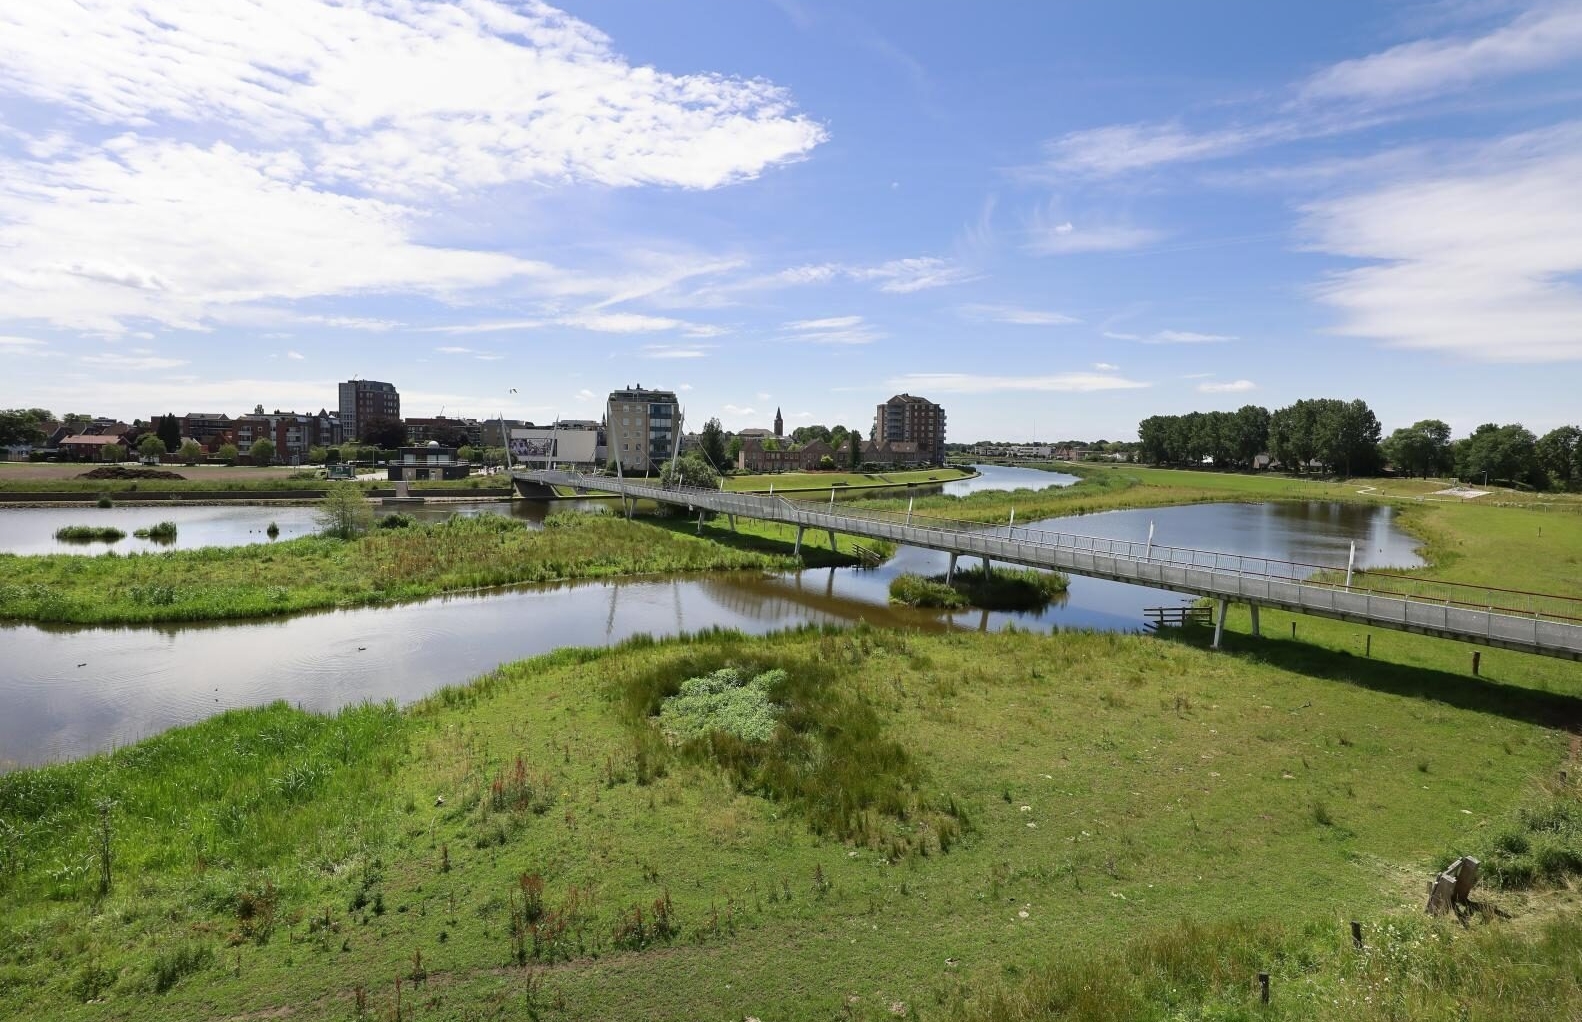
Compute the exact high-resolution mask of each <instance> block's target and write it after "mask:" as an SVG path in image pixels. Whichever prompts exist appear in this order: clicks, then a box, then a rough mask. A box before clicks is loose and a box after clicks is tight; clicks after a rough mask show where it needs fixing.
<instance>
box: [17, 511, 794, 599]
mask: <svg viewBox="0 0 1582 1022" xmlns="http://www.w3.org/2000/svg"><path fill="white" fill-rule="evenodd" d="M795 563H796V562H795V561H794V560H793V559H792V558H791V557H790V556H789V551H787V550H781V551H780V552H759V551H755V550H750V549H742V548H736V547H729V546H724V545H721V544H717V543H710V542H708V541H706V540H701V539H697V538H694V537H692V536H688V535H685V534H684V533H681V532H677V531H671V530H666V529H663V528H657V527H655V526H653V525H649V524H646V523H643V522H627V521H623V520H621V519H618V518H614V517H608V516H605V517H600V516H593V515H578V516H573V517H572V518H571V519H570V523H569V526H568V527H562V528H548V529H543V530H533V529H529V528H527V527H526V526H525V525H523V524H521V523H519V522H516V521H514V520H512V519H509V518H505V517H503V516H493V515H491V516H483V517H478V518H453V519H451V520H449V521H447V522H445V523H443V524H439V525H429V526H413V527H409V528H404V529H388V530H387V529H378V530H374V531H373V532H371V533H370V534H368V535H365V536H362V537H360V538H357V539H354V540H340V539H332V538H328V537H304V538H301V539H293V540H287V541H285V542H280V543H275V544H271V545H269V546H267V547H266V546H251V547H248V546H244V547H209V548H204V549H199V550H177V551H171V552H168V553H156V554H133V555H130V556H126V557H113V556H100V557H83V556H77V555H68V554H52V555H47V556H37V557H24V556H17V555H0V579H3V580H4V581H0V619H11V620H31V621H54V622H70V623H77V624H123V623H134V622H150V621H202V620H217V619H224V618H244V617H262V616H270V615H280V614H291V613H297V612H301V611H307V610H318V609H323V608H328V607H352V606H361V605H365V604H373V603H391V602H396V601H402V600H414V599H421V598H423V597H427V596H432V595H435V594H438V593H447V592H459V591H466V590H475V589H484V588H488V587H492V586H502V585H513V584H518V583H526V582H549V581H555V580H560V579H575V578H607V577H611V576H616V575H639V574H656V573H664V572H693V571H719V570H741V569H759V570H766V569H783V568H788V567H792V566H794V565H795Z"/></svg>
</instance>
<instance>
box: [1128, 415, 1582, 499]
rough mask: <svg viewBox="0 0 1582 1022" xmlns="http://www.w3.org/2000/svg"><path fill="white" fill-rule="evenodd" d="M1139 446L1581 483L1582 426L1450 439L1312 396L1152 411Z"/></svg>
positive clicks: (1167, 453)
mask: <svg viewBox="0 0 1582 1022" xmlns="http://www.w3.org/2000/svg"><path fill="white" fill-rule="evenodd" d="M1137 434H1138V440H1139V443H1138V454H1139V457H1140V458H1141V459H1142V460H1143V461H1146V462H1149V463H1151V464H1155V465H1201V464H1203V463H1204V462H1205V461H1212V462H1213V464H1214V465H1215V467H1217V468H1240V469H1247V468H1261V467H1265V465H1264V464H1262V463H1260V460H1259V459H1260V456H1267V457H1268V458H1269V459H1271V460H1272V461H1273V462H1275V463H1277V464H1279V465H1280V466H1281V467H1282V468H1285V469H1287V470H1288V471H1293V472H1307V471H1317V472H1322V473H1325V474H1331V475H1334V474H1339V475H1347V476H1365V475H1375V474H1378V473H1379V472H1381V471H1383V470H1384V469H1385V468H1386V467H1388V468H1390V469H1393V470H1394V471H1395V473H1396V474H1398V475H1405V476H1423V477H1425V478H1426V477H1430V476H1455V477H1456V478H1459V479H1461V480H1463V481H1465V482H1469V483H1480V484H1484V483H1486V484H1494V483H1501V484H1505V485H1511V486H1517V487H1523V488H1529V489H1535V490H1547V489H1564V490H1576V489H1582V427H1578V426H1561V427H1560V428H1558V429H1554V430H1551V431H1549V432H1548V433H1546V434H1544V435H1543V436H1542V437H1539V436H1537V435H1535V434H1534V433H1533V432H1532V431H1531V430H1529V429H1527V428H1526V427H1525V426H1523V425H1521V424H1520V423H1509V424H1506V425H1499V424H1496V423H1485V424H1484V425H1481V426H1479V427H1478V428H1477V429H1475V430H1473V431H1472V432H1471V434H1469V435H1468V436H1465V437H1462V438H1460V439H1452V436H1451V429H1450V426H1449V425H1447V424H1446V423H1444V422H1442V421H1441V420H1439V419H1422V420H1420V421H1418V422H1414V423H1413V424H1412V425H1410V426H1404V427H1402V428H1400V429H1397V430H1395V431H1394V432H1393V433H1391V434H1390V435H1389V436H1387V437H1386V436H1383V435H1382V429H1381V427H1380V426H1379V420H1378V417H1377V416H1376V415H1374V413H1373V410H1372V409H1370V408H1369V407H1368V405H1367V403H1366V402H1364V401H1360V400H1352V401H1342V400H1339V399H1336V398H1310V399H1305V400H1301V401H1297V402H1295V403H1293V404H1291V405H1288V406H1286V407H1284V408H1279V409H1276V410H1275V411H1273V412H1271V411H1269V410H1268V409H1266V408H1262V407H1260V406H1258V405H1244V406H1242V407H1241V408H1239V409H1237V410H1236V411H1234V412H1189V413H1187V414H1185V415H1151V416H1149V417H1148V418H1146V419H1144V420H1142V422H1140V423H1138V425H1137Z"/></svg>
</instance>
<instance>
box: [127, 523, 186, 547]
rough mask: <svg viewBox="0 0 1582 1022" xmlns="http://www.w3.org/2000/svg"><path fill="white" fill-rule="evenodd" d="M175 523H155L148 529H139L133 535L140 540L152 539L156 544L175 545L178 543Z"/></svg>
mask: <svg viewBox="0 0 1582 1022" xmlns="http://www.w3.org/2000/svg"><path fill="white" fill-rule="evenodd" d="M176 531H177V530H176V523H175V522H155V523H154V524H153V525H150V526H149V527H148V528H146V529H137V530H135V531H134V532H133V533H132V535H134V536H136V537H137V538H138V539H151V540H153V541H154V542H156V543H174V542H175V541H176Z"/></svg>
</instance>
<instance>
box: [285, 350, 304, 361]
mask: <svg viewBox="0 0 1582 1022" xmlns="http://www.w3.org/2000/svg"><path fill="white" fill-rule="evenodd" d="M286 357H287V358H289V359H291V360H292V361H294V362H301V361H302V360H303V359H305V358H307V356H306V355H304V354H302V352H300V351H288V352H286Z"/></svg>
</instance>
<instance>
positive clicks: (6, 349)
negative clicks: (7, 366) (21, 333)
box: [0, 336, 48, 355]
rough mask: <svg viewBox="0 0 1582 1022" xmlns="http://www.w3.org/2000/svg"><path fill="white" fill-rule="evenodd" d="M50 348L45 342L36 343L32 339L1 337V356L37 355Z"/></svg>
mask: <svg viewBox="0 0 1582 1022" xmlns="http://www.w3.org/2000/svg"><path fill="white" fill-rule="evenodd" d="M46 347H48V345H47V344H45V343H44V342H43V341H35V340H34V339H33V338H31V337H8V336H0V354H8V355H18V354H21V355H36V354H40V353H42V352H43V350H44V349H45V348H46Z"/></svg>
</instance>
